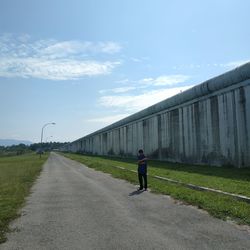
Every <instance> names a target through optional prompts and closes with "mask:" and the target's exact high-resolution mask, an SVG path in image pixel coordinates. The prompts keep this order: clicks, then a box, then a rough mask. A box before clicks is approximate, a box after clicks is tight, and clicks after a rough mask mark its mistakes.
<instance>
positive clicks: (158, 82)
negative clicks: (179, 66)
mask: <svg viewBox="0 0 250 250" xmlns="http://www.w3.org/2000/svg"><path fill="white" fill-rule="evenodd" d="M189 78H190V76H187V75H162V76H159V77H157V78H144V79H142V80H140V81H139V82H140V83H142V84H146V85H154V86H165V85H169V86H172V85H176V84H178V83H182V82H185V81H186V80H188V79H189Z"/></svg>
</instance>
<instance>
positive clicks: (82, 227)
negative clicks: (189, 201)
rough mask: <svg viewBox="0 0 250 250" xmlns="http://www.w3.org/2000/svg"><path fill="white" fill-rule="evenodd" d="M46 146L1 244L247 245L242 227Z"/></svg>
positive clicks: (113, 246) (30, 246)
mask: <svg viewBox="0 0 250 250" xmlns="http://www.w3.org/2000/svg"><path fill="white" fill-rule="evenodd" d="M134 190H135V186H134V185H131V184H129V183H127V182H125V181H123V180H118V179H114V178H112V177H111V176H109V175H107V174H104V173H101V172H97V171H94V170H93V169H89V168H87V167H85V166H84V165H82V164H80V163H77V162H74V161H71V160H69V159H66V158H64V157H62V156H59V155H57V154H55V153H52V154H51V156H50V157H49V159H48V161H47V163H46V164H45V165H44V169H43V171H42V173H41V176H40V178H39V179H38V181H37V182H36V184H35V185H34V187H33V189H32V194H31V195H30V197H28V199H27V204H26V206H25V207H24V208H23V210H22V214H23V216H21V217H20V218H19V219H18V220H16V221H15V222H14V223H13V225H12V227H13V228H16V229H17V230H15V231H14V232H13V233H10V234H9V235H8V241H7V242H6V243H4V244H2V245H0V249H4V250H6V249H8V250H9V249H11V250H14V249H25V250H29V249H30V250H35V249H46V250H47V249H53V250H54V249H60V250H63V249H67V250H71V249H81V250H82V249H87V250H91V249H105V250H111V249H119V250H120V249H129V250H132V249H157V250H159V249H171V250H173V249H192V250H193V249H199V250H201V249H202V250H204V249H220V250H221V249H227V250H229V249H233V250H236V249H250V233H249V231H247V230H246V229H244V228H241V227H239V226H236V225H234V224H230V223H228V222H224V221H221V220H218V219H215V218H212V217H211V216H209V215H208V214H207V213H206V212H204V211H201V210H198V209H196V208H194V207H191V206H186V205H181V204H179V203H176V202H175V201H174V200H173V199H171V198H169V197H167V196H163V195H156V194H152V193H150V192H143V193H140V194H138V193H136V192H134Z"/></svg>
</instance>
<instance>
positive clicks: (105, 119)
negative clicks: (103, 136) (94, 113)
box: [87, 113, 130, 126]
mask: <svg viewBox="0 0 250 250" xmlns="http://www.w3.org/2000/svg"><path fill="white" fill-rule="evenodd" d="M129 115H130V113H126V114H116V115H110V116H102V117H98V118H92V119H88V120H87V122H91V123H99V124H101V125H104V126H106V125H109V124H112V123H114V122H117V121H119V120H121V119H123V118H125V117H127V116H129Z"/></svg>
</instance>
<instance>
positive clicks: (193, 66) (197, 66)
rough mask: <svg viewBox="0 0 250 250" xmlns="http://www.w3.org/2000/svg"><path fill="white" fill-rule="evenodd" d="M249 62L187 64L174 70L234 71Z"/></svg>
mask: <svg viewBox="0 0 250 250" xmlns="http://www.w3.org/2000/svg"><path fill="white" fill-rule="evenodd" d="M247 62H250V59H243V60H235V61H230V62H224V63H222V62H211V63H203V64H195V63H190V64H185V65H176V66H173V67H172V68H173V69H174V70H183V69H200V68H212V67H214V68H218V67H219V68H226V69H233V68H236V67H239V66H240V65H242V64H245V63H247Z"/></svg>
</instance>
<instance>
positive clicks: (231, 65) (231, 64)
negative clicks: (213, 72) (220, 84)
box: [222, 59, 250, 68]
mask: <svg viewBox="0 0 250 250" xmlns="http://www.w3.org/2000/svg"><path fill="white" fill-rule="evenodd" d="M247 62H250V59H248V60H239V61H231V62H228V63H224V64H222V66H224V67H228V68H236V67H239V66H240V65H242V64H245V63H247Z"/></svg>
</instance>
